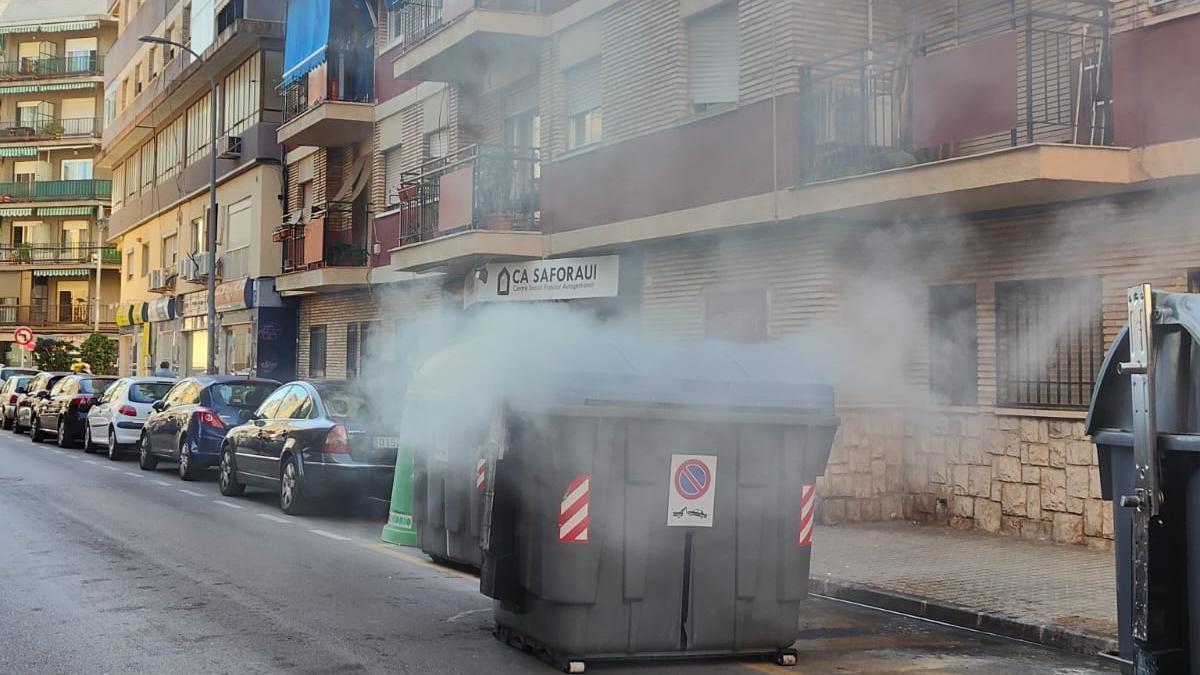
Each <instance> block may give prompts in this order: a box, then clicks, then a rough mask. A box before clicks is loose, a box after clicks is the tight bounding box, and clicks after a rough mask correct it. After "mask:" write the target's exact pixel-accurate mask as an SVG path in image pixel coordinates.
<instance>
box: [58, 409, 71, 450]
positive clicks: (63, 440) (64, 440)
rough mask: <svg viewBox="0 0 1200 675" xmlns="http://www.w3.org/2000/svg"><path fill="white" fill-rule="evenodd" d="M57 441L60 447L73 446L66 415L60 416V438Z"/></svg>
mask: <svg viewBox="0 0 1200 675" xmlns="http://www.w3.org/2000/svg"><path fill="white" fill-rule="evenodd" d="M56 442H57V443H58V447H60V448H69V447H71V444H72V443H71V438H70V437H69V436H67V418H65V417H62V418H59V420H58V439H57V441H56Z"/></svg>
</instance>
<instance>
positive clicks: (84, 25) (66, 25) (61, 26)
mask: <svg viewBox="0 0 1200 675" xmlns="http://www.w3.org/2000/svg"><path fill="white" fill-rule="evenodd" d="M99 26H100V22H99V21H63V22H61V23H40V24H38V23H31V24H26V25H24V26H0V35H6V34H11V33H65V32H67V31H73V30H92V29H93V28H97V27H99Z"/></svg>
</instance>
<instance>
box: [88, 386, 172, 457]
mask: <svg viewBox="0 0 1200 675" xmlns="http://www.w3.org/2000/svg"><path fill="white" fill-rule="evenodd" d="M174 385H175V380H174V379H172V378H167V377H125V378H121V379H120V380H117V381H116V382H115V383H114V384H113V386H111V387H109V388H108V391H106V392H104V395H103V396H101V397H100V400H99V401H97V402H96V405H94V406H92V409H91V410H90V411H89V412H88V418H87V427H86V429H85V430H84V436H83V449H84V450H85V451H87V452H97V451H99V449H100V448H104V449H105V450H106V451H107V452H108V458H109V459H111V460H113V461H114V462H115V461H117V460H119V459H121V456H122V454H123V453H124V451H125V449H126V448H129V447H132V446H134V445H136V444H137V442H138V439H140V438H141V436H142V427H143V426H144V425H145V423H146V417H148V416H149V415H150V413H151V412H152V409H151V407H150V406H151V405H152V404H153V403H154V402H155V401H160V400H162V399H163V398H165V397H166V395H167V392H168V391H170V390H171V387H172V386H174Z"/></svg>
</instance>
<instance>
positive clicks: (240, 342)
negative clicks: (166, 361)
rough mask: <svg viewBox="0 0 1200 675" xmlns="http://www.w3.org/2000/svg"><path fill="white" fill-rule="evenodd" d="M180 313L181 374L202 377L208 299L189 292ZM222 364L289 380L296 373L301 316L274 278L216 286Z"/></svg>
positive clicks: (205, 360)
mask: <svg viewBox="0 0 1200 675" xmlns="http://www.w3.org/2000/svg"><path fill="white" fill-rule="evenodd" d="M175 306H176V309H177V311H178V313H179V316H180V318H179V325H180V331H181V332H180V343H181V344H180V347H181V351H180V353H181V355H182V356H183V361H182V363H181V366H182V367H181V368H180V371H181V373H182V372H186V373H187V374H196V373H203V372H204V371H205V369H206V367H207V363H208V348H209V344H208V339H209V338H208V316H207V315H208V297H207V295H206V293H205V292H204V291H197V292H194V293H187V294H184V295H181V296H179V298H178V299H177V301H176V305H175ZM215 306H216V311H217V331H216V333H217V344H216V345H214V347H215V348H216V350H217V351H216V359H217V366H218V368H219V369H220V371H221V372H223V373H237V374H246V375H255V376H257V377H267V378H273V379H277V380H290V379H293V378H294V377H295V374H296V368H295V364H296V312H295V309H294V308H292V307H291V306H290V305H288V304H287V303H285V302H284V300H283V298H281V297H279V294H278V293H276V291H275V280H274V279H270V278H260V279H241V280H238V281H230V282H226V283H223V284H220V285H218V286H217V288H216V305H215Z"/></svg>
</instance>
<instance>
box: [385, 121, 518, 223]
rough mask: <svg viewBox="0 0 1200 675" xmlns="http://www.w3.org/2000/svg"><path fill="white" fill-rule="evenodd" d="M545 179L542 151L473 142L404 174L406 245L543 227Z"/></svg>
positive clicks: (402, 206)
mask: <svg viewBox="0 0 1200 675" xmlns="http://www.w3.org/2000/svg"><path fill="white" fill-rule="evenodd" d="M540 177H541V171H540V165H539V155H538V151H537V149H535V148H509V147H505V146H498V145H471V146H468V147H466V148H463V149H462V150H459V151H458V152H454V153H451V154H449V155H447V156H445V157H439V158H437V159H434V160H431V161H429V162H426V163H425V164H422V165H421V166H420V167H419V168H418V169H416V170H415V171H410V172H406V173H403V174H401V177H400V186H399V188H398V190H397V195H396V196H397V197H398V199H399V208H400V244H401V245H405V244H413V243H417V242H421V241H428V240H430V239H436V238H437V237H441V236H445V235H447V234H453V233H455V232H461V231H464V230H519V231H537V230H538V229H539V228H540V226H541V223H540V221H541V207H540V203H539V183H540ZM443 186H446V189H449V190H451V192H444V191H443ZM464 221H465V222H464Z"/></svg>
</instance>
